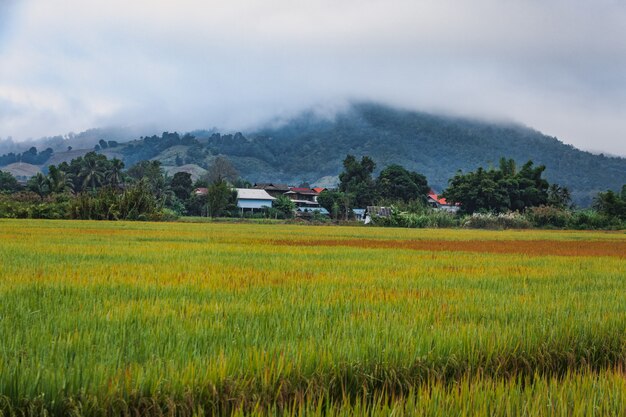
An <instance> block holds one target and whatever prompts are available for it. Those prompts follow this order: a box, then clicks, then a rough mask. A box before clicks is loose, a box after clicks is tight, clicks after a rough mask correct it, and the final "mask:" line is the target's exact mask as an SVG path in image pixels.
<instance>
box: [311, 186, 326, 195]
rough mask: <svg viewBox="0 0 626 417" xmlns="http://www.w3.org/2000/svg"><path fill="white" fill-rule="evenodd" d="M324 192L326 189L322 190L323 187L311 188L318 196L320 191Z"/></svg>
mask: <svg viewBox="0 0 626 417" xmlns="http://www.w3.org/2000/svg"><path fill="white" fill-rule="evenodd" d="M325 190H326V188H324V187H315V188H313V191H315V192H316V193H318V194H319V193H321V192H322V191H325Z"/></svg>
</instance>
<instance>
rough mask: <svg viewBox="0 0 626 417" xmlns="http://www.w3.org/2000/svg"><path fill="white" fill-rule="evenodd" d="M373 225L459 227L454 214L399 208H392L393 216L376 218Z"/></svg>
mask: <svg viewBox="0 0 626 417" xmlns="http://www.w3.org/2000/svg"><path fill="white" fill-rule="evenodd" d="M372 224H373V225H375V226H382V227H407V228H414V229H422V228H427V227H432V228H440V227H455V226H457V225H458V221H457V218H456V216H455V215H454V214H452V213H448V212H444V211H439V210H432V209H427V210H420V211H419V212H417V213H407V212H402V211H399V210H398V209H397V207H392V208H391V216H389V217H374V218H373V219H372Z"/></svg>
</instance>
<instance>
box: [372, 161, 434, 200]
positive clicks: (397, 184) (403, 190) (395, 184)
mask: <svg viewBox="0 0 626 417" xmlns="http://www.w3.org/2000/svg"><path fill="white" fill-rule="evenodd" d="M376 187H377V188H378V193H379V194H380V196H381V197H383V198H386V199H388V200H402V201H404V202H409V201H413V200H422V201H424V202H425V201H426V196H427V195H428V191H429V190H430V187H429V186H428V182H427V181H426V177H425V176H423V175H421V174H418V173H417V172H409V171H408V170H406V169H405V168H404V167H402V166H400V165H389V166H388V167H387V168H385V169H383V170H382V171H381V172H380V175H379V176H378V179H377V180H376Z"/></svg>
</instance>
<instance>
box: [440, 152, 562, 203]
mask: <svg viewBox="0 0 626 417" xmlns="http://www.w3.org/2000/svg"><path fill="white" fill-rule="evenodd" d="M545 169H546V167H545V166H538V167H533V162H532V161H528V162H527V163H525V164H524V166H523V167H522V168H521V169H520V170H519V171H517V170H516V165H515V161H514V160H512V159H509V160H506V159H504V158H502V159H501V160H500V168H499V169H489V170H485V169H483V168H482V167H481V168H478V169H477V170H476V171H475V172H469V173H467V174H463V173H460V172H459V173H457V174H456V175H455V176H454V178H452V179H451V180H450V185H449V186H448V188H446V190H445V191H444V193H443V197H444V198H446V199H447V200H448V201H449V202H451V203H458V204H460V211H461V212H462V213H467V214H472V213H474V212H476V211H484V212H495V213H503V212H507V211H524V210H525V209H526V208H527V207H535V206H541V205H545V204H547V202H548V189H549V188H550V184H548V182H547V181H546V180H545V179H543V178H542V177H541V176H542V174H543V172H544V171H545Z"/></svg>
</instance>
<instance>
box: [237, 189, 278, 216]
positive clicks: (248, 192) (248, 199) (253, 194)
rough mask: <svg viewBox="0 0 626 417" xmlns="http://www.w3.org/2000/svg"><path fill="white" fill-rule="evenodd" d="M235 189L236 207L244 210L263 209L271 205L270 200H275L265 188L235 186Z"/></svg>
mask: <svg viewBox="0 0 626 417" xmlns="http://www.w3.org/2000/svg"><path fill="white" fill-rule="evenodd" d="M236 190H237V207H239V208H240V209H241V211H242V212H243V211H244V210H252V211H254V209H263V208H266V207H272V202H273V201H274V200H276V199H275V198H274V197H272V196H271V195H269V194H268V193H267V191H265V190H259V189H254V188H236Z"/></svg>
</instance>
